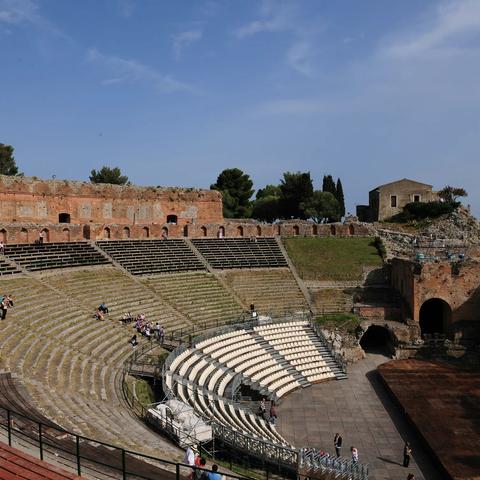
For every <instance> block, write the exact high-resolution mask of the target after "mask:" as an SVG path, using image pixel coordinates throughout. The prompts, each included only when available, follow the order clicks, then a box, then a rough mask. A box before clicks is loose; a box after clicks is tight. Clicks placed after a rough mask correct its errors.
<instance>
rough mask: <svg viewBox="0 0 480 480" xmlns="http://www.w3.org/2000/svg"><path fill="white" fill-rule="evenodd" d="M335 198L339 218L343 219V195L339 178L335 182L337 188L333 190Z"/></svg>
mask: <svg viewBox="0 0 480 480" xmlns="http://www.w3.org/2000/svg"><path fill="white" fill-rule="evenodd" d="M335 198H336V199H337V201H338V205H339V214H340V217H344V216H345V197H344V195H343V186H342V181H341V180H340V178H339V179H338V180H337V187H336V188H335Z"/></svg>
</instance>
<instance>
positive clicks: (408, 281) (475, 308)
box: [391, 259, 480, 337]
mask: <svg viewBox="0 0 480 480" xmlns="http://www.w3.org/2000/svg"><path fill="white" fill-rule="evenodd" d="M391 278H392V280H391V281H392V286H393V287H394V288H395V289H396V290H397V291H398V292H399V293H400V294H401V295H402V297H403V299H404V300H405V303H406V305H408V307H409V310H410V312H409V316H410V318H411V319H412V320H413V321H414V322H420V310H421V307H422V305H423V304H424V303H425V302H426V301H427V300H430V299H440V300H443V301H444V302H446V303H447V304H448V306H449V308H450V309H451V331H450V332H446V333H450V334H452V335H455V334H457V333H459V334H460V335H461V336H465V337H475V336H480V262H478V261H474V260H466V261H464V262H460V263H452V262H449V261H436V262H425V263H417V262H413V261H409V260H401V259H395V260H393V262H392V272H391Z"/></svg>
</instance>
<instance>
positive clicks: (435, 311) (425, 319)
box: [419, 298, 452, 335]
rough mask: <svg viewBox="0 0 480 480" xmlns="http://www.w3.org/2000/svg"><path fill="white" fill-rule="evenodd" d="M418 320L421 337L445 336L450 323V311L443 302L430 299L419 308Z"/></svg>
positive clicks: (438, 299) (437, 299) (447, 305)
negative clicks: (438, 334) (436, 334)
mask: <svg viewBox="0 0 480 480" xmlns="http://www.w3.org/2000/svg"><path fill="white" fill-rule="evenodd" d="M419 319H420V330H421V332H422V335H425V334H427V335H433V334H435V333H440V334H445V335H447V334H448V333H449V332H450V326H451V323H452V309H451V307H450V305H449V304H448V303H447V302H446V301H445V300H442V299H441V298H430V299H429V300H426V301H425V302H423V304H422V306H421V307H420V314H419Z"/></svg>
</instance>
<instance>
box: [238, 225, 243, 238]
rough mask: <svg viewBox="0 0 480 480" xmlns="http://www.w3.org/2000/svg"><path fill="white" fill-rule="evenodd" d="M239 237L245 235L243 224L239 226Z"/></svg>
mask: <svg viewBox="0 0 480 480" xmlns="http://www.w3.org/2000/svg"><path fill="white" fill-rule="evenodd" d="M237 237H243V227H242V226H241V225H239V226H238V227H237Z"/></svg>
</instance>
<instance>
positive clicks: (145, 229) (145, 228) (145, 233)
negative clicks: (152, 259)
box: [142, 227, 150, 238]
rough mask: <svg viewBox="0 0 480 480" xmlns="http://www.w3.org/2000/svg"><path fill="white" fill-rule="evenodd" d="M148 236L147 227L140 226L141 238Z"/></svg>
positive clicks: (148, 230)
mask: <svg viewBox="0 0 480 480" xmlns="http://www.w3.org/2000/svg"><path fill="white" fill-rule="evenodd" d="M149 237H150V229H149V228H148V227H143V228H142V238H149Z"/></svg>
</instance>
